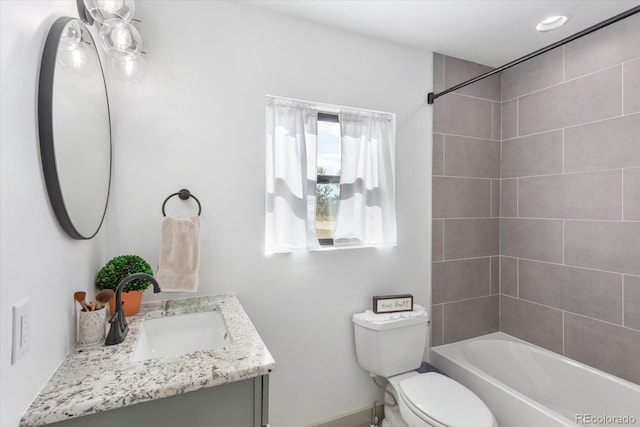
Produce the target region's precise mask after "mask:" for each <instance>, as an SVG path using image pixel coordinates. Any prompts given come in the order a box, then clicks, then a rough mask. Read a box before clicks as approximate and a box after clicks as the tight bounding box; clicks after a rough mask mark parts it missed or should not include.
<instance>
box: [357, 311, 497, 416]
mask: <svg viewBox="0 0 640 427" xmlns="http://www.w3.org/2000/svg"><path fill="white" fill-rule="evenodd" d="M352 320H353V326H354V331H355V341H356V354H357V356H358V363H359V364H360V366H361V367H362V368H363V369H365V370H366V371H368V372H369V373H370V374H371V375H372V376H382V377H385V378H386V379H387V381H388V382H389V384H388V386H387V392H388V393H390V394H392V395H393V396H394V397H395V399H396V401H397V403H398V404H397V405H396V406H393V407H391V406H385V419H384V420H383V422H382V427H497V425H498V424H497V423H496V419H495V417H494V416H493V414H492V413H491V411H490V410H489V408H488V407H487V405H485V404H484V402H483V401H482V400H480V398H479V397H478V396H476V395H475V394H474V393H473V392H472V391H471V390H469V389H468V388H466V387H465V386H463V385H462V384H460V383H458V382H456V381H454V380H452V379H451V378H449V377H447V376H444V375H442V374H438V373H435V372H427V373H423V374H420V373H418V372H416V371H415V369H417V368H418V367H420V365H421V363H422V355H423V352H424V348H425V344H426V339H427V322H428V314H427V312H426V311H425V310H424V309H423V308H422V307H419V306H415V309H414V311H411V312H403V313H393V314H373V313H372V312H371V311H366V312H364V313H358V314H354V315H353V319H352ZM386 399H387V400H393V399H389V397H387V398H386Z"/></svg>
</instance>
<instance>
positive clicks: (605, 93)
mask: <svg viewBox="0 0 640 427" xmlns="http://www.w3.org/2000/svg"><path fill="white" fill-rule="evenodd" d="M502 100H503V104H502V107H503V110H502V138H503V141H502V191H501V193H502V194H501V195H502V197H501V215H500V216H501V227H500V231H501V233H500V234H501V236H500V238H501V241H500V245H501V252H500V254H501V257H500V268H501V284H500V330H502V331H504V332H506V333H508V334H511V335H515V336H517V337H519V338H522V339H524V340H526V341H529V342H532V343H534V344H537V345H540V346H542V347H546V348H548V349H550V350H553V351H555V352H557V353H561V354H565V355H566V356H568V357H571V358H572V359H575V360H578V361H580V362H583V363H586V364H588V365H591V366H595V367H597V368H599V369H602V370H604V371H608V372H611V373H613V374H615V375H618V376H620V377H623V378H627V379H630V380H632V381H634V382H636V383H640V358H639V357H638V355H639V354H640V15H635V16H632V17H630V18H627V19H625V20H623V21H620V22H618V23H616V24H614V25H612V26H609V27H606V28H604V29H602V30H600V31H598V32H596V33H592V34H591V35H588V36H585V37H583V38H581V39H579V40H577V41H574V42H572V43H570V44H567V45H565V46H564V47H563V48H558V49H555V50H553V51H550V52H548V53H546V54H544V55H542V56H539V57H537V58H535V59H533V60H530V61H527V62H525V63H522V64H520V65H518V66H516V67H514V68H511V69H508V70H505V71H504V72H503V73H502Z"/></svg>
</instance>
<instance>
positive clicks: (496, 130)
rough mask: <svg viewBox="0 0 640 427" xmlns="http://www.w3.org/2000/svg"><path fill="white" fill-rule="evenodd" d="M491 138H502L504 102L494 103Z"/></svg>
mask: <svg viewBox="0 0 640 427" xmlns="http://www.w3.org/2000/svg"><path fill="white" fill-rule="evenodd" d="M491 138H492V139H495V140H498V141H499V140H501V139H502V103H500V102H494V103H493V129H492V130H491Z"/></svg>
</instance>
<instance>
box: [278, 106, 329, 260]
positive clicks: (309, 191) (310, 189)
mask: <svg viewBox="0 0 640 427" xmlns="http://www.w3.org/2000/svg"><path fill="white" fill-rule="evenodd" d="M317 122H318V113H317V111H316V110H315V109H314V108H312V106H311V105H310V104H306V103H304V102H299V101H292V100H286V99H282V98H273V97H267V165H266V178H267V179H266V193H267V194H266V219H265V227H266V228H265V251H266V253H267V254H272V253H279V252H299V251H308V250H311V249H315V248H317V247H319V243H318V238H317V236H316V230H315V216H316V215H315V211H316V207H315V206H316V150H317V148H316V145H317V141H316V139H317Z"/></svg>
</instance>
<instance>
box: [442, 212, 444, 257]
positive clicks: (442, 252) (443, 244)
mask: <svg viewBox="0 0 640 427" xmlns="http://www.w3.org/2000/svg"><path fill="white" fill-rule="evenodd" d="M442 261H443V262H444V219H443V220H442Z"/></svg>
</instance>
